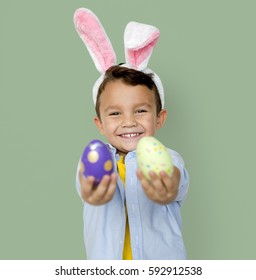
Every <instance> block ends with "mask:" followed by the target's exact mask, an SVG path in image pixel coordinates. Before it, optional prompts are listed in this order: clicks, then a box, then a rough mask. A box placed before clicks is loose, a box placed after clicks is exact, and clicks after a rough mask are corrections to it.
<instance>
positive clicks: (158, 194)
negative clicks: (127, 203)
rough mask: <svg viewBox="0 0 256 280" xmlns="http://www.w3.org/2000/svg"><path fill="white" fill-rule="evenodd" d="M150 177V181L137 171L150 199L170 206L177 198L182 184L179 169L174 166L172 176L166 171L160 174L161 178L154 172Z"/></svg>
mask: <svg viewBox="0 0 256 280" xmlns="http://www.w3.org/2000/svg"><path fill="white" fill-rule="evenodd" d="M149 175H150V180H148V179H147V178H146V177H145V176H144V175H143V173H142V171H141V170H137V176H138V179H139V180H140V183H141V186H142V188H143V190H144V192H145V194H146V195H147V196H148V198H149V199H151V200H153V201H154V202H157V203H159V204H168V203H170V202H172V201H173V200H174V199H175V198H176V197H177V195H178V189H179V182H180V171H179V169H178V168H177V167H175V166H174V169H173V173H172V175H171V176H169V175H167V174H166V172H164V171H161V172H160V176H158V175H157V174H156V173H155V172H153V171H151V172H150V173H149Z"/></svg>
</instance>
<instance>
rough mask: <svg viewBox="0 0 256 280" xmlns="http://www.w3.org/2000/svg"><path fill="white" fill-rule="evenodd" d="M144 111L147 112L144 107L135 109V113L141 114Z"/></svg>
mask: <svg viewBox="0 0 256 280" xmlns="http://www.w3.org/2000/svg"><path fill="white" fill-rule="evenodd" d="M146 112H147V110H145V109H138V110H137V111H136V113H137V114H142V113H146Z"/></svg>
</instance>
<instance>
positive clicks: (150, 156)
mask: <svg viewBox="0 0 256 280" xmlns="http://www.w3.org/2000/svg"><path fill="white" fill-rule="evenodd" d="M136 153H137V161H138V167H139V169H141V171H142V173H143V174H144V176H145V177H146V178H147V179H150V177H149V172H150V171H154V172H155V173H156V174H158V175H159V173H160V172H161V171H165V172H166V173H167V174H168V175H171V174H172V172H173V164H172V158H171V156H170V154H169V152H168V150H167V148H166V147H165V146H164V145H163V144H162V143H161V142H160V141H158V140H157V139H156V138H154V137H153V136H145V137H143V138H141V139H140V140H139V142H138V144H137V149H136Z"/></svg>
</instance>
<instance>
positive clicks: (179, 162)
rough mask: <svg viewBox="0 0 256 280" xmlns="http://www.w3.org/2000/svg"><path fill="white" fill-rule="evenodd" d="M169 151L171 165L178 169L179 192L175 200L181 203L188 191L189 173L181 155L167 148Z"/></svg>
mask: <svg viewBox="0 0 256 280" xmlns="http://www.w3.org/2000/svg"><path fill="white" fill-rule="evenodd" d="M169 152H170V155H171V157H172V161H173V165H174V166H176V167H177V168H178V169H179V170H180V184H179V192H178V195H177V197H176V199H175V201H178V202H180V203H182V202H183V201H184V199H185V198H186V196H187V193H188V188H189V174H188V172H187V170H186V168H185V163H184V161H183V159H182V157H181V155H180V154H178V153H177V152H175V151H173V150H170V149H169Z"/></svg>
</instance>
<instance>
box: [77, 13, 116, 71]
mask: <svg viewBox="0 0 256 280" xmlns="http://www.w3.org/2000/svg"><path fill="white" fill-rule="evenodd" d="M74 24H75V27H76V30H77V32H78V34H79V36H80V37H81V39H82V41H83V42H84V43H85V45H86V47H87V49H88V51H89V53H90V55H91V57H92V59H93V61H94V64H95V66H96V68H97V70H98V71H99V72H100V73H101V74H103V73H104V72H106V70H107V69H108V68H109V67H110V66H113V65H115V64H116V55H115V52H114V50H113V47H112V45H111V42H110V40H109V38H108V36H107V34H106V32H105V30H104V28H103V26H102V25H101V23H100V21H99V19H98V18H97V17H96V15H95V14H94V13H92V12H91V11H90V10H88V9H85V8H80V9H77V10H76V12H75V14H74Z"/></svg>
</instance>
